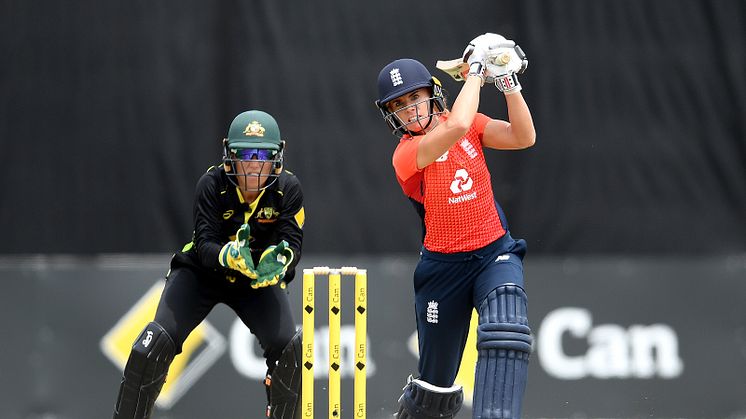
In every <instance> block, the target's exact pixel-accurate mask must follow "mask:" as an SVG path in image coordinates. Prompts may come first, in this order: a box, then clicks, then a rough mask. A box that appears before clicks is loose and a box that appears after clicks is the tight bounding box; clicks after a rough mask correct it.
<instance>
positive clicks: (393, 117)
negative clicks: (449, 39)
mask: <svg viewBox="0 0 746 419" xmlns="http://www.w3.org/2000/svg"><path fill="white" fill-rule="evenodd" d="M423 87H427V88H429V89H430V92H431V95H430V97H429V98H427V99H425V100H427V101H428V113H427V115H420V114H419V113H417V116H416V119H415V120H412V121H403V120H402V119H401V118H400V117H399V116H398V115H397V113H399V112H401V111H402V110H405V109H407V108H410V107H413V106H414V107H416V106H417V105H419V104H420V103H422V102H418V103H414V104H411V105H409V106H406V107H403V108H400V109H394V110H389V109H388V107H387V106H386V104H387V103H388V102H390V101H391V100H393V99H396V98H398V97H400V96H403V95H406V94H407V93H411V92H413V91H415V90H417V89H420V88H423ZM376 106H377V107H378V109H379V110H380V111H381V114H382V115H383V119H384V121H386V124H387V125H388V126H389V128H391V130H392V131H391V132H392V133H393V134H394V135H395V136H397V137H401V136H403V135H404V134H410V135H415V134H416V133H419V132H422V131H424V130H425V129H426V128H427V127H428V126H430V124H431V123H432V122H433V119H434V117H436V116H437V115H440V114H442V113H443V112H445V110H446V105H445V98H444V96H443V88H442V86H441V84H440V81H439V80H438V79H437V78H435V77H433V75H432V74H430V72H429V71H428V70H427V68H425V66H424V65H422V63H420V62H419V61H417V60H413V59H411V58H401V59H398V60H395V61H393V62H391V63H389V64H387V65H386V66H385V67H383V69H381V72H380V73H378V100H377V101H376ZM435 120H436V124H437V118H435ZM415 121H416V122H418V123H419V126H420V130H417V131H416V132H412V131H410V130H408V129H407V128H406V125H407V124H410V123H412V122H415Z"/></svg>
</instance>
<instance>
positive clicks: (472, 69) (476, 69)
mask: <svg viewBox="0 0 746 419" xmlns="http://www.w3.org/2000/svg"><path fill="white" fill-rule="evenodd" d="M469 76H476V77H479V78H480V79H481V83H480V86H484V65H482V63H480V62H478V61H477V62H473V63H471V65H470V66H469Z"/></svg>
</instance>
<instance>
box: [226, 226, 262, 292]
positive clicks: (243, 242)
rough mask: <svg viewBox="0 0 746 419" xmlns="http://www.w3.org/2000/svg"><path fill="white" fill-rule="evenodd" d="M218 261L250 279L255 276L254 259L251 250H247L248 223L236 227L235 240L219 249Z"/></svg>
mask: <svg viewBox="0 0 746 419" xmlns="http://www.w3.org/2000/svg"><path fill="white" fill-rule="evenodd" d="M218 262H220V265H221V266H224V267H226V268H229V269H233V270H235V271H238V272H240V273H242V274H243V275H245V276H248V277H249V278H251V279H256V278H257V276H258V275H257V273H256V269H255V268H254V261H253V260H252V259H251V250H249V225H248V224H244V225H242V226H241V228H239V229H238V231H237V232H236V240H234V241H230V242H228V243H226V244H225V245H224V246H223V248H222V249H220V254H218Z"/></svg>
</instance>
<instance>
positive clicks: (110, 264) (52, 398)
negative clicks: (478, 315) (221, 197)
mask: <svg viewBox="0 0 746 419" xmlns="http://www.w3.org/2000/svg"><path fill="white" fill-rule="evenodd" d="M744 22H746V1H744V0H715V1H706V0H676V1H674V0H660V1H655V2H650V1H642V0H628V1H623V2H621V1H617V2H611V1H591V0H566V1H561V2H560V1H548V0H524V1H520V2H519V1H502V0H501V1H496V0H491V1H474V2H403V1H393V0H379V1H375V2H360V1H357V2H353V1H334V0H317V1H309V2H300V1H298V2H295V1H292V2H273V1H220V2H202V1H192V0H182V1H178V2H176V1H170V0H166V1H159V2H144V1H132V2H126V3H118V2H96V1H90V0H82V1H77V2H72V3H71V2H62V1H49V0H46V1H42V2H21V1H17V0H15V1H14V0H3V1H0V52H1V53H2V54H1V55H0V57H2V58H1V59H0V63H1V64H0V92H1V94H0V115H2V116H1V117H0V182H1V183H0V185H1V186H0V223H1V225H0V226H1V228H2V232H3V236H2V237H3V240H0V287H1V288H2V290H3V291H2V293H0V310H2V313H1V314H2V316H0V322H1V323H0V324H2V329H1V330H2V332H3V334H4V335H5V339H2V340H0V377H2V379H0V406H2V407H0V412H2V413H0V416H2V417H3V418H11V419H15V418H19V419H20V418H23V419H27V418H39V419H40V418H44V419H61V418H65V419H68V418H81V419H85V418H101V417H109V416H110V415H111V411H112V409H113V404H114V401H115V397H116V392H117V391H118V385H119V379H120V374H121V367H122V366H123V363H124V361H125V360H126V353H127V352H128V350H129V345H130V344H131V341H132V339H134V335H136V334H137V333H138V332H139V331H140V329H141V328H142V327H143V326H144V325H145V323H146V322H147V321H149V317H152V312H153V311H154V309H155V306H154V304H156V303H157V297H158V295H159V293H160V289H161V288H162V285H163V280H162V277H163V275H164V274H165V273H166V270H167V265H168V260H169V258H170V255H171V254H172V253H173V252H174V251H175V250H176V249H179V248H181V246H182V245H183V244H185V243H186V242H188V241H189V240H190V239H191V233H192V229H193V226H192V198H193V192H194V186H195V184H196V181H197V179H199V177H200V176H201V174H202V173H204V171H205V170H206V169H207V168H208V167H210V166H211V165H215V164H219V163H220V157H221V153H222V151H221V146H220V141H221V139H222V138H223V137H224V136H225V135H226V133H227V129H228V125H229V124H230V121H231V120H232V119H233V117H234V116H235V115H236V114H238V113H240V112H242V111H244V110H249V109H262V110H264V111H267V112H269V113H270V114H272V115H273V116H275V118H276V119H277V121H278V123H279V125H280V129H281V132H282V135H283V137H285V139H286V141H287V152H286V160H285V167H286V168H287V169H289V170H291V171H293V172H294V173H295V174H296V175H297V176H298V177H299V179H300V180H301V182H302V185H303V188H304V193H305V210H306V216H307V222H306V227H305V242H304V255H303V259H302V260H301V262H300V265H299V267H300V268H304V267H312V266H316V265H328V266H341V265H357V266H360V267H366V268H368V270H369V274H368V275H369V281H370V283H369V289H370V291H369V295H370V296H369V330H368V334H369V339H370V340H371V342H372V344H371V347H370V351H369V356H370V364H369V380H368V404H369V417H371V418H383V417H390V415H391V414H392V413H393V412H394V411H395V408H396V400H397V398H398V396H399V394H400V392H401V387H402V386H403V384H404V381H405V378H406V376H407V375H408V374H409V373H415V372H416V367H417V355H416V347H415V349H414V350H413V349H412V342H413V339H415V338H416V337H415V334H414V333H415V322H414V313H413V307H412V302H411V301H412V285H411V284H412V282H411V276H412V272H413V270H414V266H415V264H416V262H417V257H418V252H419V247H420V224H419V220H418V217H417V215H416V214H415V212H414V211H413V210H412V208H411V206H410V204H409V203H408V202H407V200H406V199H405V198H404V196H403V195H402V194H401V191H400V189H399V186H398V184H397V183H396V180H395V177H394V174H393V169H392V167H391V154H392V152H393V150H394V148H395V146H396V139H395V138H394V137H393V136H391V134H390V133H389V131H388V129H387V127H386V125H385V123H384V122H383V120H382V119H381V116H380V114H379V112H378V110H377V109H376V107H375V106H374V103H373V102H374V101H375V100H376V99H377V97H376V95H377V91H376V78H377V75H378V72H379V70H380V69H381V68H382V67H383V66H384V65H385V64H387V63H389V62H390V61H393V60H394V59H397V58H402V57H410V58H415V59H417V60H420V61H421V62H423V63H424V64H426V65H427V66H428V67H429V68H430V69H431V71H432V72H433V75H435V76H437V77H438V78H439V79H440V80H441V81H442V82H443V84H444V87H445V89H446V90H447V91H448V92H449V94H450V97H451V99H453V98H455V97H456V95H457V94H458V92H459V89H460V85H459V84H458V83H456V82H455V81H453V80H451V79H449V78H447V76H446V74H445V73H441V72H439V71H438V70H437V69H435V62H436V61H437V60H438V59H451V58H456V57H459V56H460V55H461V53H462V51H463V49H464V47H465V45H466V44H467V43H468V42H469V40H471V39H472V38H473V37H475V36H476V35H478V34H481V33H484V32H496V33H500V34H502V35H504V36H505V37H507V38H509V39H514V40H515V41H516V42H517V43H518V44H519V45H520V46H521V47H522V48H523V50H524V51H525V52H526V53H527V55H528V58H529V62H530V64H529V67H528V70H527V72H526V73H525V74H523V75H521V76H520V81H521V84H522V85H523V94H524V97H525V98H526V101H527V102H528V104H529V106H530V108H531V110H532V113H533V117H534V121H535V124H536V129H537V142H536V145H535V146H534V147H533V148H530V149H527V150H522V151H510V152H506V151H502V152H501V151H491V152H488V153H487V159H488V164H489V166H490V169H491V172H492V175H493V178H492V181H493V189H494V192H495V195H496V197H497V199H498V201H499V202H500V203H501V205H502V206H503V208H504V210H505V212H506V214H507V216H508V219H509V221H510V229H511V232H512V235H513V236H514V237H521V238H525V239H526V240H527V242H528V249H529V252H528V255H527V257H526V260H525V261H524V262H525V269H526V286H527V291H528V296H529V321H530V322H531V326H532V330H533V333H534V334H535V338H536V341H535V346H534V354H533V355H532V359H531V366H530V373H529V374H530V376H529V384H528V388H527V396H526V400H525V403H524V417H530V418H540V417H552V418H554V417H563V418H564V417H567V418H595V417H605V418H631V417H640V418H642V417H645V418H744V417H746V402H744V399H745V397H744V396H746V308H744V307H745V305H744V299H745V297H746V23H744ZM480 111H481V112H483V113H485V114H487V115H490V116H492V117H495V118H503V119H504V118H506V117H507V114H506V109H505V101H504V99H503V97H502V94H500V93H499V92H498V91H497V90H496V89H494V88H493V87H490V86H485V88H484V89H483V91H482V98H481V106H480ZM349 290H350V291H351V288H349ZM289 291H290V294H291V297H292V298H293V299H294V301H296V302H297V304H295V307H297V308H298V309H299V308H300V281H295V282H293V283H291V284H290V286H289ZM319 294H322V293H321V292H319ZM348 295H351V292H349V293H348ZM350 302H351V300H350ZM322 304H325V301H324V300H323V298H322V299H320V300H319V301H317V305H319V306H321V305H322ZM348 305H349V304H348ZM299 313H300V310H298V315H297V316H296V318H297V321H298V322H300V314H299ZM344 313H345V312H344V311H343V319H344V320H343V323H344V324H345V325H346V327H348V328H351V327H352V323H351V320H352V316H351V315H350V316H347V317H346V318H345V317H344ZM323 321H324V319H317V339H318V340H319V342H321V343H320V348H319V352H322V353H321V354H320V355H318V356H322V357H323V356H325V355H324V354H323V335H324V329H323V324H324V323H323ZM348 331H349V330H348ZM194 335H195V339H196V340H197V342H196V344H195V349H194V351H193V352H192V353H185V354H183V355H180V356H181V357H182V360H181V361H180V366H179V368H178V369H177V370H174V368H172V371H171V373H170V376H169V384H168V385H167V388H165V389H164V393H162V395H161V399H160V400H159V404H158V410H157V412H156V414H155V415H154V418H174V419H176V418H179V419H181V418H186V419H190V418H207V417H209V418H227V419H230V418H249V417H251V418H256V417H261V416H260V415H262V414H263V403H264V397H265V396H264V390H263V386H262V385H261V379H262V377H263V374H264V368H263V367H262V362H261V360H260V359H258V357H259V356H260V354H261V351H260V350H259V349H258V347H257V345H256V342H254V341H253V339H252V337H251V335H250V334H249V333H248V332H247V331H246V330H245V328H244V327H243V326H242V325H241V324H240V322H239V323H236V320H235V316H234V315H233V313H232V312H230V311H229V310H228V309H227V308H226V307H222V306H220V307H217V308H216V309H215V310H214V311H213V313H211V314H210V316H208V319H207V321H206V322H205V323H203V325H202V326H200V329H199V333H195V334H194ZM474 356H475V354H473V353H471V352H470V351H467V354H465V357H464V360H463V361H464V364H462V365H466V368H465V369H464V370H463V371H466V372H465V373H464V375H463V376H460V381H461V382H462V384H463V385H464V386H465V388H467V389H469V388H470V387H471V384H470V383H469V374H468V371H469V369H471V368H473V361H474ZM319 359H321V358H319ZM319 369H323V368H317V370H319ZM316 373H317V412H318V415H322V414H324V412H325V399H324V397H325V389H326V384H325V378H326V375H325V372H324V371H316ZM350 373H351V370H346V372H345V370H343V376H344V377H345V379H344V383H343V398H344V400H345V403H347V405H346V406H351V405H350V404H349V403H350V401H351V388H352V387H351V386H352V381H351V380H350V377H351V375H350ZM468 402H469V400H467V406H466V407H465V408H464V410H463V411H462V413H461V415H460V416H459V417H470V410H469V406H468ZM348 409H349V408H348ZM351 412H352V411H351V410H348V413H349V416H347V414H345V413H344V411H343V417H345V416H347V417H351V414H352V413H351Z"/></svg>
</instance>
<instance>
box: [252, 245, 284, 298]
mask: <svg viewBox="0 0 746 419" xmlns="http://www.w3.org/2000/svg"><path fill="white" fill-rule="evenodd" d="M291 262H293V249H291V248H290V246H289V245H288V242H286V241H285V240H283V241H281V242H280V243H279V244H278V245H277V246H269V247H268V248H267V250H265V251H264V252H263V253H262V256H261V257H260V258H259V264H257V266H256V273H257V278H256V279H254V280H253V281H251V287H252V288H263V287H269V286H271V285H276V284H277V283H278V282H280V280H282V278H284V277H285V272H286V271H287V269H288V266H289V265H290V263H291Z"/></svg>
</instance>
